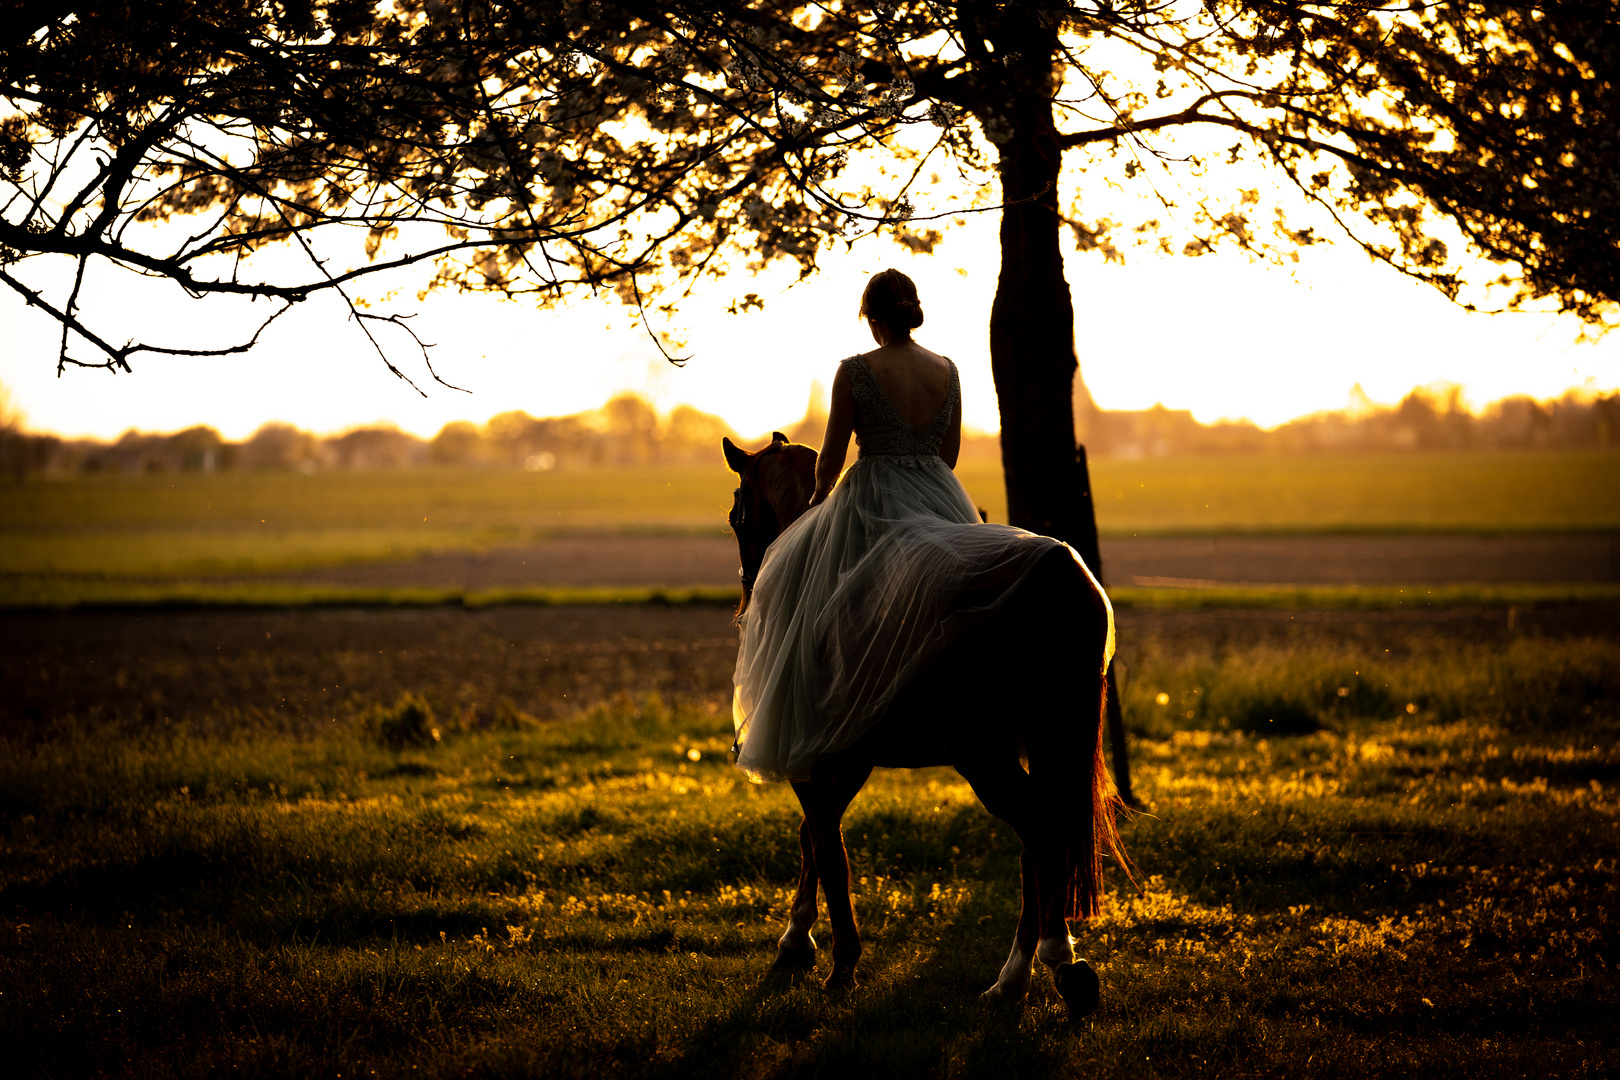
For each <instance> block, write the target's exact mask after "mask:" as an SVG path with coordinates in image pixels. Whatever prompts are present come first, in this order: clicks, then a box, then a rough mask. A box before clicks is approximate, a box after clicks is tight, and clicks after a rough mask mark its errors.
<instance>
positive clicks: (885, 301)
mask: <svg viewBox="0 0 1620 1080" xmlns="http://www.w3.org/2000/svg"><path fill="white" fill-rule="evenodd" d="M861 315H862V316H864V317H865V318H868V319H871V320H872V321H873V322H878V323H882V324H883V325H885V326H888V327H890V328H891V329H894V330H905V331H908V332H909V331H911V330H915V329H916V328H917V327H919V326H921V325H922V324H923V310H922V302H921V301H919V300H918V299H917V286H916V285H915V284H913V283H912V280H911V279H910V278H908V277H906V275H904V274H902V273H901V272H900V271H898V270H883V271H880V272H879V273H876V274H873V275H872V279H871V280H870V281H868V282H867V283H866V291H865V292H864V293H862V294H861Z"/></svg>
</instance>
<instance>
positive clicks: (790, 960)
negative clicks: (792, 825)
mask: <svg viewBox="0 0 1620 1080" xmlns="http://www.w3.org/2000/svg"><path fill="white" fill-rule="evenodd" d="M816 884H817V882H816V849H815V845H814V843H813V841H812V840H811V837H810V819H809V818H808V817H805V818H803V819H802V820H800V822H799V891H798V892H797V893H795V894H794V896H793V907H792V908H791V909H789V911H788V924H787V929H786V930H785V931H784V932H783V933H782V937H781V939H780V940H779V941H777V943H776V963H775V965H774V966H775V967H777V968H779V969H781V970H784V971H809V970H811V969H812V968H814V967H815V966H816V939H815V938H814V937H812V936H811V935H810V928H811V927H813V926H815V925H816V917H817V915H818V914H819V910H818V906H817V904H816Z"/></svg>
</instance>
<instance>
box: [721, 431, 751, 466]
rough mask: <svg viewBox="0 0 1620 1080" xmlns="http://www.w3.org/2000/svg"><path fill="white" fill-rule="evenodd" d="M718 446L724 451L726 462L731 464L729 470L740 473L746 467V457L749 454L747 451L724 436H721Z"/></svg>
mask: <svg viewBox="0 0 1620 1080" xmlns="http://www.w3.org/2000/svg"><path fill="white" fill-rule="evenodd" d="M720 446H721V448H722V449H723V450H725V452H726V464H727V465H730V466H731V471H732V472H734V473H737V474H739V475H741V473H742V471H743V470H744V469H746V468H748V458H749V456H750V455H749V453H748V451H746V450H744V449H743V448H742V447H740V446H738V445H737V444H736V443H734V442H732V441H731V440H730V439H729V438H726V437H725V436H721V438H720Z"/></svg>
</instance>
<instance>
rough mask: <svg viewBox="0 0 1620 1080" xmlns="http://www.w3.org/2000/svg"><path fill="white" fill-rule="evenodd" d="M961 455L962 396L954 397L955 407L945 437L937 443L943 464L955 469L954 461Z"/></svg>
mask: <svg viewBox="0 0 1620 1080" xmlns="http://www.w3.org/2000/svg"><path fill="white" fill-rule="evenodd" d="M961 453H962V396H961V395H960V394H958V395H957V397H956V407H955V408H954V409H952V410H951V423H950V426H949V427H947V428H946V429H945V437H944V438H943V439H941V440H940V441H939V456H940V457H941V458H943V459H944V461H945V464H946V465H949V466H950V467H951V468H953V469H954V468H956V459H957V457H958V456H960V454H961Z"/></svg>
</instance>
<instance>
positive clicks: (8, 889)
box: [0, 603, 1620, 1078]
mask: <svg viewBox="0 0 1620 1080" xmlns="http://www.w3.org/2000/svg"><path fill="white" fill-rule="evenodd" d="M1122 620H1123V621H1122V641H1124V642H1126V643H1127V644H1126V651H1125V652H1123V653H1122V657H1124V659H1125V660H1126V677H1125V681H1124V695H1125V704H1126V715H1127V718H1128V721H1129V723H1130V726H1131V731H1132V735H1133V744H1132V752H1133V754H1134V755H1135V756H1134V760H1133V765H1134V767H1135V775H1136V789H1137V793H1138V795H1139V796H1140V797H1141V798H1142V799H1143V801H1144V804H1145V805H1144V808H1143V812H1142V813H1140V814H1138V815H1136V816H1135V817H1133V818H1132V819H1131V820H1130V821H1129V823H1128V824H1127V825H1126V827H1125V836H1126V840H1127V843H1128V845H1129V849H1130V852H1131V855H1132V857H1133V859H1134V860H1135V863H1136V877H1137V882H1138V884H1137V886H1135V887H1133V886H1131V885H1130V884H1129V883H1128V882H1127V881H1126V880H1125V879H1124V876H1123V875H1122V874H1121V873H1120V872H1119V869H1118V868H1114V869H1113V870H1111V872H1110V873H1111V886H1112V889H1113V891H1112V893H1111V895H1110V899H1109V902H1108V906H1107V908H1106V910H1105V912H1104V914H1103V915H1102V917H1101V918H1099V919H1098V920H1096V921H1094V922H1091V923H1087V924H1083V925H1077V926H1076V928H1075V930H1076V933H1077V936H1078V938H1079V945H1078V948H1079V951H1080V952H1081V953H1082V954H1083V955H1087V956H1089V957H1090V958H1091V960H1092V962H1093V963H1094V964H1096V965H1097V967H1098V969H1099V971H1100V972H1101V974H1102V978H1103V981H1104V1000H1103V1004H1102V1007H1101V1008H1100V1009H1099V1010H1098V1012H1097V1013H1095V1014H1094V1015H1093V1016H1092V1017H1090V1018H1089V1019H1087V1020H1085V1021H1083V1022H1080V1023H1078V1024H1075V1023H1071V1022H1069V1021H1068V1020H1067V1019H1066V1017H1065V1015H1064V1013H1063V1010H1062V1004H1061V1001H1059V1000H1058V999H1057V998H1056V996H1055V994H1054V993H1053V992H1052V990H1051V987H1050V981H1049V979H1046V978H1044V977H1038V978H1037V983H1036V989H1035V991H1034V993H1033V995H1032V998H1031V1000H1030V1002H1029V1004H1028V1005H1027V1006H1026V1007H1024V1008H1022V1009H1012V1010H996V1009H988V1008H986V1007H984V1006H982V1005H981V1004H980V1003H979V1002H978V1000H977V993H978V992H979V991H980V990H983V989H984V988H985V987H987V986H988V985H989V984H990V983H991V982H992V981H993V979H994V976H995V972H996V971H997V969H998V968H999V965H1000V962H1001V959H1002V957H1003V956H1004V954H1005V949H1006V947H1007V944H1008V941H1009V939H1010V936H1011V932H1012V926H1013V922H1014V920H1015V917H1016V896H1017V869H1016V865H1017V864H1016V853H1017V848H1016V843H1015V841H1014V840H1013V838H1012V837H1011V836H1010V835H1009V833H1008V831H1007V829H1006V828H1005V826H1003V825H1000V824H999V823H997V822H996V821H995V820H994V819H992V818H990V817H989V816H988V815H986V814H985V813H984V811H983V810H982V809H981V808H979V806H978V805H977V803H976V801H975V800H974V799H973V797H972V794H971V792H970V791H969V790H968V789H967V788H966V787H965V786H964V785H963V784H962V783H961V782H960V780H959V779H958V778H957V777H956V776H955V774H954V773H951V772H949V771H948V770H933V771H923V772H918V773H880V774H878V776H877V777H876V778H875V779H874V781H873V782H872V784H871V785H869V787H868V789H867V791H866V792H865V793H864V794H863V795H862V796H861V798H860V799H859V800H857V802H856V804H855V806H854V807H853V809H852V811H851V814H850V816H849V818H848V819H847V821H846V832H847V834H848V836H849V839H850V843H851V848H852V857H853V860H854V877H855V881H856V890H857V905H858V912H859V915H860V918H861V920H862V924H863V932H864V934H865V936H866V941H867V945H868V949H867V953H866V958H865V960H864V961H863V977H862V981H861V983H860V985H859V986H858V987H857V988H856V989H855V990H854V991H852V992H849V993H839V994H831V993H827V992H825V991H823V990H822V989H821V988H820V986H819V985H818V984H817V983H816V982H815V981H813V980H809V979H802V978H788V977H779V976H773V975H771V973H770V972H769V971H768V964H769V961H770V958H771V956H772V952H773V944H774V941H775V938H776V936H777V934H778V933H779V932H780V927H781V924H782V922H783V920H784V918H785V908H786V904H787V901H788V896H789V890H790V888H791V885H792V880H793V877H794V875H795V872H796V868H797V853H796V848H795V845H794V843H793V833H794V829H795V826H796V822H797V814H796V811H795V808H794V804H793V800H792V796H791V793H790V792H789V791H787V790H784V789H782V788H780V787H772V786H766V787H761V786H754V785H750V784H748V783H746V782H744V781H743V780H742V778H741V776H740V774H738V773H736V772H735V770H734V769H732V768H731V767H730V764H729V754H728V753H727V747H728V746H729V718H728V716H727V712H726V709H725V701H726V696H725V695H726V690H727V684H728V675H729V670H730V668H729V664H730V660H731V658H732V657H733V656H734V650H735V644H734V638H733V636H732V635H733V633H734V631H733V630H732V628H731V626H730V624H729V621H728V618H727V613H726V612H725V611H724V610H723V609H720V608H706V607H703V606H701V605H695V606H687V607H675V608H668V607H666V608H648V607H643V608H619V609H612V608H573V609H566V608H499V609H490V610H485V611H476V612H474V611H461V610H444V609H440V610H425V611H399V610H382V611H372V612H356V611H303V612H297V611H282V612H239V613H234V614H225V613H208V612H166V613H165V612H149V613H146V614H142V615H139V616H133V615H124V616H113V615H94V614H81V615H58V616H53V615H12V616H6V617H4V618H3V619H0V639H3V644H4V648H3V649H0V677H3V678H4V679H5V681H6V684H7V685H8V686H9V687H11V688H12V690H11V692H10V693H9V694H8V695H6V696H5V700H3V701H0V730H3V731H4V732H5V733H6V734H5V737H4V740H3V746H0V830H3V841H0V842H3V850H4V857H3V859H0V911H4V913H5V915H6V920H7V922H6V926H5V930H6V933H5V934H4V935H0V1045H4V1046H5V1047H6V1048H7V1055H8V1071H10V1072H11V1073H12V1075H19V1076H52V1077H60V1076H89V1075H106V1074H113V1073H116V1074H119V1075H128V1076H143V1077H144V1076H150V1077H192V1076H205V1075H219V1074H224V1073H226V1072H231V1073H239V1074H243V1075H275V1076H288V1075H299V1076H334V1077H335V1076H370V1075H376V1076H407V1075H409V1076H451V1075H456V1076H462V1075H472V1076H488V1077H497V1076H498V1077H522V1076H576V1075H577V1076H601V1075H615V1076H616V1075H624V1076H646V1077H658V1076H682V1077H685V1076H711V1075H712V1076H728V1077H731V1076H740V1077H790V1076H810V1075H829V1074H830V1075H846V1074H851V1073H853V1074H857V1075H864V1074H883V1075H890V1074H899V1075H945V1076H962V1077H968V1076H997V1077H1000V1076H1009V1075H1017V1076H1021V1077H1031V1078H1040V1077H1048V1076H1071V1075H1076V1074H1081V1073H1083V1074H1085V1075H1097V1076H1105V1077H1106V1076H1121V1077H1136V1076H1183V1075H1185V1076H1194V1075H1211V1074H1220V1075H1233V1074H1242V1075H1263V1076H1341V1075H1355V1076H1358V1077H1367V1076H1408V1075H1413V1074H1415V1073H1423V1072H1429V1073H1435V1072H1440V1071H1442V1070H1443V1071H1444V1072H1445V1073H1447V1074H1451V1075H1468V1076H1486V1077H1489V1076H1510V1075H1511V1076H1519V1075H1523V1074H1525V1073H1528V1072H1534V1073H1536V1074H1538V1075H1540V1074H1546V1075H1558V1076H1600V1075H1609V1074H1610V1073H1611V1070H1612V1059H1611V1057H1610V1054H1611V1053H1612V1048H1613V1046H1614V1045H1616V1042H1617V1039H1620V1019H1617V1017H1620V985H1617V982H1616V977H1615V964H1616V962H1617V960H1620V874H1617V872H1616V871H1617V869H1620V867H1617V859H1620V830H1617V829H1616V815H1617V812H1620V796H1617V791H1616V784H1617V782H1620V740H1617V738H1616V736H1617V735H1620V711H1617V703H1620V640H1617V638H1616V635H1615V633H1614V627H1615V626H1616V625H1617V611H1616V609H1615V607H1614V605H1613V604H1612V603H1609V604H1607V605H1599V606H1597V607H1593V606H1591V605H1585V606H1583V605H1540V606H1537V607H1533V608H1531V609H1528V610H1526V611H1523V612H1521V613H1519V615H1518V617H1517V618H1516V619H1506V618H1504V617H1503V612H1502V611H1500V610H1499V609H1473V610H1464V609H1454V610H1450V611H1447V612H1444V613H1431V614H1427V615H1419V614H1415V613H1408V612H1347V613H1337V614H1332V613H1314V614H1308V613H1304V612H1301V613H1296V614H1291V613H1288V612H1280V611H1278V612H1253V611H1251V612H1171V613H1153V612H1137V613H1126V614H1125V615H1124V616H1122ZM822 925H823V927H824V926H825V924H824V923H823V924H822ZM827 966H828V962H827V960H826V959H825V958H823V960H822V963H821V969H822V974H825V971H826V969H827Z"/></svg>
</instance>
